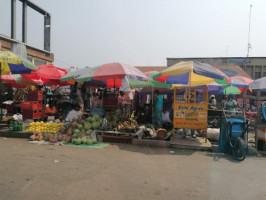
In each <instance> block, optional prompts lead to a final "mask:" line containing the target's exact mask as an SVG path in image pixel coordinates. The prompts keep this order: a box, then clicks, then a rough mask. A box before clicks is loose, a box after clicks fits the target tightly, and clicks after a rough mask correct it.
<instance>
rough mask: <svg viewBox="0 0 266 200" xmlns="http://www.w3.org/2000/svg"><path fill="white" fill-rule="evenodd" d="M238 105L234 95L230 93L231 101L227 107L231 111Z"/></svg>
mask: <svg viewBox="0 0 266 200" xmlns="http://www.w3.org/2000/svg"><path fill="white" fill-rule="evenodd" d="M236 106H237V103H236V101H235V100H234V95H233V94H229V101H228V102H227V107H228V110H229V111H235V109H236Z"/></svg>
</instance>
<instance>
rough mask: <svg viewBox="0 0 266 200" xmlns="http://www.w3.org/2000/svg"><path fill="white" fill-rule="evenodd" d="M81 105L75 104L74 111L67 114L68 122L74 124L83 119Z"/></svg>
mask: <svg viewBox="0 0 266 200" xmlns="http://www.w3.org/2000/svg"><path fill="white" fill-rule="evenodd" d="M80 109H81V108H80V105H79V104H77V103H76V104H74V108H73V109H72V110H70V111H69V113H68V114H67V117H66V121H67V122H73V121H76V120H77V119H79V118H80V119H81V118H82V115H83V113H82V111H81V110H80Z"/></svg>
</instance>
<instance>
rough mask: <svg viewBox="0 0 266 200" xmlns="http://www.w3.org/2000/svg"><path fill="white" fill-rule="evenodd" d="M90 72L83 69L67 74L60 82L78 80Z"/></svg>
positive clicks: (87, 69)
mask: <svg viewBox="0 0 266 200" xmlns="http://www.w3.org/2000/svg"><path fill="white" fill-rule="evenodd" d="M89 70H90V68H88V67H87V68H82V69H78V70H75V71H72V72H69V73H67V74H66V75H65V76H63V77H62V78H61V79H60V81H61V82H64V81H71V80H73V79H76V78H78V77H79V76H81V75H83V74H86V73H88V71H89Z"/></svg>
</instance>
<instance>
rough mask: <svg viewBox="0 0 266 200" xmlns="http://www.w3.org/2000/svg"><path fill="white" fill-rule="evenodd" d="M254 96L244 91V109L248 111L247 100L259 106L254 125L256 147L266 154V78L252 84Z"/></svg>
mask: <svg viewBox="0 0 266 200" xmlns="http://www.w3.org/2000/svg"><path fill="white" fill-rule="evenodd" d="M250 88H251V89H252V91H253V95H248V94H247V89H245V90H244V100H243V101H244V109H245V110H246V102H247V100H248V99H249V100H253V101H255V102H256V105H257V109H256V110H257V113H256V119H255V122H254V124H253V123H252V124H251V125H253V126H254V128H255V146H256V148H257V150H258V152H259V153H261V154H266V104H265V102H266V97H265V94H266V77H263V78H260V79H257V80H254V81H253V82H251V83H250Z"/></svg>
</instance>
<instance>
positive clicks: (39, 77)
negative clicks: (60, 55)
mask: <svg viewBox="0 0 266 200" xmlns="http://www.w3.org/2000/svg"><path fill="white" fill-rule="evenodd" d="M38 69H39V70H38V71H32V72H31V73H30V74H22V75H21V77H22V80H24V81H33V82H34V83H36V84H40V83H41V84H50V85H60V86H65V85H70V84H69V83H67V82H61V81H60V78H62V77H63V76H64V75H66V74H67V71H66V70H65V69H62V68H59V67H56V66H54V65H52V64H49V65H38Z"/></svg>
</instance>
